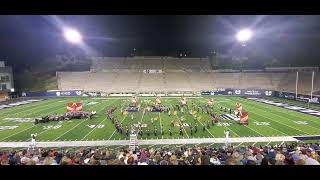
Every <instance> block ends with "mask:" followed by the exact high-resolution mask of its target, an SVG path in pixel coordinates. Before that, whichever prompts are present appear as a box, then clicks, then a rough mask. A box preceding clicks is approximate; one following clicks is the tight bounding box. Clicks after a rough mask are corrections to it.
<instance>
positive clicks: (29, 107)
mask: <svg viewBox="0 0 320 180" xmlns="http://www.w3.org/2000/svg"><path fill="white" fill-rule="evenodd" d="M48 101H49V102H48ZM42 102H44V103H42ZM39 103H41V104H39ZM39 103H37V102H35V103H34V104H32V103H30V104H25V105H21V106H16V107H22V108H21V109H18V111H20V112H25V111H29V110H32V109H33V108H36V107H38V106H39V105H42V104H44V106H47V105H50V103H51V102H50V100H43V101H40V102H39ZM45 104H47V105H45ZM28 105H29V106H28ZM9 110H10V111H9ZM21 110H22V111H21ZM14 111H17V109H16V108H15V107H12V108H10V109H8V111H6V112H3V114H6V115H10V113H11V112H14Z"/></svg>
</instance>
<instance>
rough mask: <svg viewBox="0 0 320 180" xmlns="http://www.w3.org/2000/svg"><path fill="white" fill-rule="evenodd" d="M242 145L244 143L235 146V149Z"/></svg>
mask: <svg viewBox="0 0 320 180" xmlns="http://www.w3.org/2000/svg"><path fill="white" fill-rule="evenodd" d="M241 144H243V142H241V143H240V144H238V145H236V146H235V148H237V147H239V146H241Z"/></svg>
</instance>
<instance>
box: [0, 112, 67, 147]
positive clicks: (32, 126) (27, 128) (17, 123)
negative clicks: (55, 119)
mask: <svg viewBox="0 0 320 180" xmlns="http://www.w3.org/2000/svg"><path fill="white" fill-rule="evenodd" d="M54 107H55V106H54ZM51 108H52V107H51ZM62 108H65V107H61V108H59V109H62ZM56 110H58V109H56ZM56 110H54V111H56ZM42 111H43V110H42ZM39 112H41V111H39ZM51 112H53V111H51ZM20 123H22V122H20ZM17 124H19V123H17ZM35 126H36V125H32V126H31V127H29V128H27V129H24V130H22V131H19V132H17V133H14V134H11V135H10V136H7V137H5V138H3V139H1V140H0V141H3V140H5V139H7V138H10V137H12V136H14V135H17V134H19V133H22V132H24V131H27V130H29V129H31V128H33V127H35Z"/></svg>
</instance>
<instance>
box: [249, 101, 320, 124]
mask: <svg viewBox="0 0 320 180" xmlns="http://www.w3.org/2000/svg"><path fill="white" fill-rule="evenodd" d="M247 101H249V102H257V101H250V100H247ZM258 103H261V104H265V105H270V106H271V107H277V106H274V105H271V104H266V103H263V102H258ZM296 106H298V105H296ZM304 108H306V107H304ZM282 109H284V110H288V111H293V110H290V109H286V108H282ZM306 109H308V108H306ZM272 111H276V112H279V113H281V114H283V113H285V112H282V111H280V110H277V109H272ZM293 112H296V113H300V112H297V111H293ZM301 114H302V115H307V114H304V113H301ZM278 116H279V115H278ZM291 116H295V115H291ZM281 117H285V116H281ZM295 117H297V116H295ZM313 117H315V116H313ZM298 118H300V119H304V120H307V121H311V122H314V123H316V124H320V121H313V120H312V119H308V118H307V117H305V116H302V117H297V119H298Z"/></svg>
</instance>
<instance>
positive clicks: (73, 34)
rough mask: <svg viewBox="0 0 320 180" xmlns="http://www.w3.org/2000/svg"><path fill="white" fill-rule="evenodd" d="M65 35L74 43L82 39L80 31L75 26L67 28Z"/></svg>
mask: <svg viewBox="0 0 320 180" xmlns="http://www.w3.org/2000/svg"><path fill="white" fill-rule="evenodd" d="M64 37H65V38H66V40H67V41H69V42H70V43H72V44H79V43H81V41H82V37H81V34H80V32H79V31H77V30H75V29H73V28H66V29H65V30H64Z"/></svg>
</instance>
